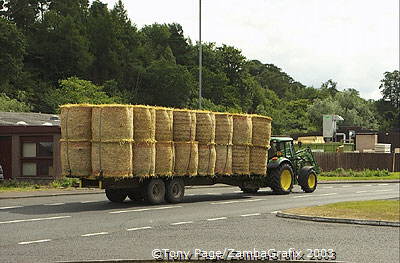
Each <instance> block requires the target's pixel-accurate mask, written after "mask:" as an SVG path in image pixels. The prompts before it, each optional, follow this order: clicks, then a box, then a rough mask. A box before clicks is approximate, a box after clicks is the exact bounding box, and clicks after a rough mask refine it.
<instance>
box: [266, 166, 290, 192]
mask: <svg viewBox="0 0 400 263" xmlns="http://www.w3.org/2000/svg"><path fill="white" fill-rule="evenodd" d="M270 177H271V178H270V179H271V181H270V182H271V185H270V187H271V188H272V190H273V191H274V192H275V193H277V194H281V195H282V194H289V193H290V192H291V191H292V188H293V170H292V167H290V165H289V164H282V165H281V166H279V167H278V168H275V169H273V170H271V172H270Z"/></svg>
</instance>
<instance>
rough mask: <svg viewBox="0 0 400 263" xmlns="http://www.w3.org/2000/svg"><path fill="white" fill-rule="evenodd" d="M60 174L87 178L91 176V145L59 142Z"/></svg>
mask: <svg viewBox="0 0 400 263" xmlns="http://www.w3.org/2000/svg"><path fill="white" fill-rule="evenodd" d="M60 143H61V146H60V147H61V173H62V175H63V176H66V175H70V171H71V175H72V176H79V177H89V176H90V175H91V174H92V163H91V143H90V142H68V141H61V142H60Z"/></svg>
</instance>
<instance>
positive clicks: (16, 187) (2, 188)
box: [0, 178, 79, 192]
mask: <svg viewBox="0 0 400 263" xmlns="http://www.w3.org/2000/svg"><path fill="white" fill-rule="evenodd" d="M78 185H79V180H78V179H75V178H61V179H56V180H54V181H52V182H50V183H49V184H36V183H32V182H27V181H17V180H4V181H0V192H6V191H37V190H49V189H65V188H70V187H77V186H78Z"/></svg>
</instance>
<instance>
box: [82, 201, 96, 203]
mask: <svg viewBox="0 0 400 263" xmlns="http://www.w3.org/2000/svg"><path fill="white" fill-rule="evenodd" d="M96 202H98V201H82V202H81V204H88V203H96Z"/></svg>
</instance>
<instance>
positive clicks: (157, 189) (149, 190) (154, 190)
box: [144, 179, 165, 205]
mask: <svg viewBox="0 0 400 263" xmlns="http://www.w3.org/2000/svg"><path fill="white" fill-rule="evenodd" d="M164 196H165V184H164V181H163V180H161V179H150V180H149V181H148V182H147V184H146V187H145V191H144V199H145V201H146V202H148V203H150V204H152V205H156V204H161V203H162V202H164Z"/></svg>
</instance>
